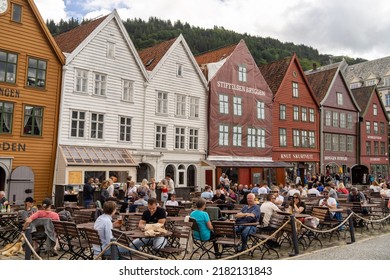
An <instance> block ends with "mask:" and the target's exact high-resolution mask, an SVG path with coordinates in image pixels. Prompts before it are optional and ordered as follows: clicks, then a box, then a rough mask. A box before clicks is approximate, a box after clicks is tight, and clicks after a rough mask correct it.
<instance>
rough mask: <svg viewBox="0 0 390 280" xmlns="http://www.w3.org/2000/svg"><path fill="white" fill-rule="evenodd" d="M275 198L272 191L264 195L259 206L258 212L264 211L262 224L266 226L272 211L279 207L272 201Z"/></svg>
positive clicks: (277, 209)
mask: <svg viewBox="0 0 390 280" xmlns="http://www.w3.org/2000/svg"><path fill="white" fill-rule="evenodd" d="M275 200H276V196H275V195H274V194H272V193H270V194H268V195H267V197H266V201H265V202H263V204H261V206H260V212H261V213H264V217H263V225H264V227H267V226H268V224H269V221H270V219H271V216H272V214H273V213H274V212H276V211H279V207H278V206H276V205H275V203H274V201H275Z"/></svg>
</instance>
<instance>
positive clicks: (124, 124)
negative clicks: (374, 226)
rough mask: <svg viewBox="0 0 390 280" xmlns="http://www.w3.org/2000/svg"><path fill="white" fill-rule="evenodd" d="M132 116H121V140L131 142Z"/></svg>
mask: <svg viewBox="0 0 390 280" xmlns="http://www.w3.org/2000/svg"><path fill="white" fill-rule="evenodd" d="M132 121H133V120H132V118H131V117H125V116H119V141H121V142H131V129H132Z"/></svg>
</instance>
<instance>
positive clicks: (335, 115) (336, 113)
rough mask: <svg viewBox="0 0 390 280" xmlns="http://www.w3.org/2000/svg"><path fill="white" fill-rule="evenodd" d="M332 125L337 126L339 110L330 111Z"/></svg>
mask: <svg viewBox="0 0 390 280" xmlns="http://www.w3.org/2000/svg"><path fill="white" fill-rule="evenodd" d="M332 126H333V127H339V112H332Z"/></svg>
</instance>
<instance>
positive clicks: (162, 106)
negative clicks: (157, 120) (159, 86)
mask: <svg viewBox="0 0 390 280" xmlns="http://www.w3.org/2000/svg"><path fill="white" fill-rule="evenodd" d="M156 98H157V102H156V113H157V114H162V115H168V93H167V92H163V91H157V96H156Z"/></svg>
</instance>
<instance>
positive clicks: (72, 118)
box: [70, 110, 87, 138]
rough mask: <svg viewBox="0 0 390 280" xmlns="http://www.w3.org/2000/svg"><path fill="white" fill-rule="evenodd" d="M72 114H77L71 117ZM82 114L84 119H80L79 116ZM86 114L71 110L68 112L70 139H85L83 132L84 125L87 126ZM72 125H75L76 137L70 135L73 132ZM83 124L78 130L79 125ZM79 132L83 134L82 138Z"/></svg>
mask: <svg viewBox="0 0 390 280" xmlns="http://www.w3.org/2000/svg"><path fill="white" fill-rule="evenodd" d="M73 112H75V113H77V117H76V118H74V117H73ZM81 113H83V114H84V118H81V117H80V114H81ZM86 117H87V113H86V112H85V111H80V110H71V111H70V137H72V138H85V137H86V136H85V131H86V124H87V120H86ZM73 123H76V128H75V129H76V135H72V130H73V128H72V127H73ZM81 123H82V124H83V127H82V128H80V124H81ZM80 131H82V132H83V136H80Z"/></svg>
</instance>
